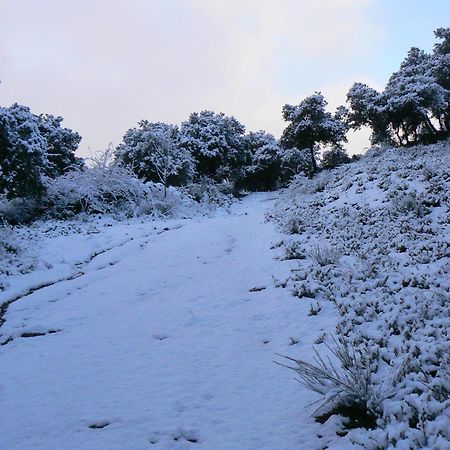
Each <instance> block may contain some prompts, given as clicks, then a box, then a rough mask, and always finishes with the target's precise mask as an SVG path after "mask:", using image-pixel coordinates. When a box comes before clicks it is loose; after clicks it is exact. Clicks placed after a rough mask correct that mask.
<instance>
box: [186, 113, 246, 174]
mask: <svg viewBox="0 0 450 450" xmlns="http://www.w3.org/2000/svg"><path fill="white" fill-rule="evenodd" d="M244 132H245V127H244V126H243V125H242V124H241V123H239V122H238V121H237V120H236V119H235V118H234V117H228V116H225V115H224V114H223V113H219V114H216V113H214V112H212V111H202V112H200V113H193V114H191V115H190V116H189V119H188V120H187V121H186V122H183V123H182V124H181V128H180V133H179V143H180V145H181V146H182V147H183V148H185V149H187V150H189V152H191V153H192V155H193V157H194V158H195V161H196V173H197V175H198V176H199V177H201V176H207V177H212V178H214V179H215V180H217V181H222V180H225V179H228V178H229V177H230V176H231V175H232V172H233V170H235V169H237V168H239V167H240V166H242V164H243V163H244V162H245V147H244V142H243V139H242V136H243V134H244Z"/></svg>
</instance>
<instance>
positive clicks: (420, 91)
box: [347, 28, 450, 145]
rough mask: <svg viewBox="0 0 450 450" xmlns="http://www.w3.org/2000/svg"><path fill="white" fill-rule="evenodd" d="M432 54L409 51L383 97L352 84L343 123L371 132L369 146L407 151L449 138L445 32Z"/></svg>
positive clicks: (449, 66)
mask: <svg viewBox="0 0 450 450" xmlns="http://www.w3.org/2000/svg"><path fill="white" fill-rule="evenodd" d="M435 34H436V37H437V38H438V39H440V40H442V42H441V43H438V44H436V45H435V47H434V50H433V53H432V54H427V53H426V52H424V51H423V50H420V49H418V48H415V47H413V48H411V49H410V50H409V52H408V54H407V56H406V58H405V59H404V60H403V61H402V63H401V64H400V68H399V70H398V71H397V72H395V73H394V74H392V76H391V77H390V79H389V81H388V83H387V85H386V87H385V89H384V90H383V92H381V93H378V92H377V91H375V90H374V89H372V88H370V87H368V86H366V85H365V84H362V83H355V84H354V85H353V87H352V88H351V89H350V91H349V93H348V95H347V101H348V103H349V106H350V111H349V114H348V123H349V125H350V126H351V127H352V128H354V129H358V128H360V127H361V126H364V125H367V126H369V127H371V129H372V142H373V143H380V142H391V143H395V144H397V145H412V144H417V143H419V142H434V141H437V140H439V139H442V138H445V137H447V136H448V135H449V133H450V53H449V48H450V29H444V28H440V29H439V30H436V32H435Z"/></svg>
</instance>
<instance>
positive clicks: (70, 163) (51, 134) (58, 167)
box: [38, 114, 83, 178]
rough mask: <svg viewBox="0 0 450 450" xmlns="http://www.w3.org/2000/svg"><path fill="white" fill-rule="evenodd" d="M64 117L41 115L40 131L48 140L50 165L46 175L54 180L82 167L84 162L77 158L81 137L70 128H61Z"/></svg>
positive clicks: (39, 120)
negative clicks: (68, 171) (70, 170)
mask: <svg viewBox="0 0 450 450" xmlns="http://www.w3.org/2000/svg"><path fill="white" fill-rule="evenodd" d="M62 121H63V118H62V117H55V116H52V115H49V114H41V115H40V116H39V117H38V123H39V125H38V126H39V131H40V133H41V135H42V136H43V137H44V139H45V140H46V143H47V145H46V147H47V159H48V165H47V167H46V170H45V173H46V175H47V176H49V177H51V178H54V177H56V176H58V175H62V174H63V173H64V172H65V171H67V170H68V169H71V168H74V167H81V166H82V165H83V162H82V160H81V159H80V158H77V157H76V156H75V151H76V150H77V148H78V145H79V144H80V141H81V136H80V135H79V134H78V133H76V132H75V131H73V130H71V129H69V128H63V127H61V122H62Z"/></svg>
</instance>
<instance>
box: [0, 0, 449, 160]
mask: <svg viewBox="0 0 450 450" xmlns="http://www.w3.org/2000/svg"><path fill="white" fill-rule="evenodd" d="M447 26H450V4H449V0H427V1H426V0H309V1H306V0H0V80H1V84H0V105H1V106H10V105H11V104H12V103H14V102H18V103H22V104H25V105H28V106H30V107H31V109H32V111H33V112H34V113H36V114H38V113H44V112H45V113H51V114H54V115H61V116H63V117H64V119H65V120H64V122H63V123H64V125H65V126H67V127H70V128H73V129H75V130H77V131H78V132H79V133H80V134H81V135H82V136H83V141H82V143H81V148H80V150H79V154H80V155H82V156H88V155H89V149H91V150H92V151H94V152H95V151H99V150H103V149H104V148H105V147H106V145H107V144H108V143H109V142H113V143H114V144H118V143H119V142H120V141H121V138H122V136H123V134H124V132H125V131H126V130H127V129H128V128H131V127H134V126H135V125H136V123H137V122H138V121H139V120H141V119H148V120H150V121H162V122H168V123H178V124H179V123H181V122H182V121H183V120H185V119H186V118H187V117H188V116H189V114H190V113H191V112H194V111H201V110H204V109H210V110H213V111H216V112H220V111H222V112H224V113H226V114H228V115H234V116H235V117H236V118H237V119H238V120H240V121H241V122H242V123H243V124H244V125H245V126H246V128H247V130H249V131H256V130H259V129H265V130H266V131H269V132H271V133H273V134H275V136H277V137H279V135H280V133H281V131H282V130H283V128H284V126H285V124H284V123H283V122H282V119H281V107H282V106H283V104H285V103H292V104H294V103H299V102H300V101H301V100H302V99H303V98H304V97H306V96H308V95H310V94H312V93H313V92H314V91H322V92H323V93H324V94H325V95H326V98H327V100H328V101H329V103H330V107H331V108H332V109H334V108H335V107H336V106H338V105H339V104H340V103H343V102H344V101H345V94H346V92H347V91H348V89H349V87H350V86H351V85H352V84H353V82H354V81H363V82H366V83H368V84H370V85H372V86H373V87H375V88H382V86H383V85H384V84H385V83H386V81H387V78H388V77H389V75H390V74H391V73H392V72H393V71H394V70H396V69H397V68H398V65H399V63H400V61H401V59H402V58H403V57H404V56H405V54H406V52H407V50H408V49H409V48H410V47H411V46H417V47H420V48H423V49H425V50H430V49H431V48H432V45H433V43H434V36H433V30H434V29H436V28H438V27H447ZM365 145H367V142H366V135H365V134H364V133H362V134H361V135H359V136H357V137H356V138H355V137H354V138H352V140H351V142H350V145H349V147H350V152H351V153H355V152H360V151H361V150H362V147H363V146H365Z"/></svg>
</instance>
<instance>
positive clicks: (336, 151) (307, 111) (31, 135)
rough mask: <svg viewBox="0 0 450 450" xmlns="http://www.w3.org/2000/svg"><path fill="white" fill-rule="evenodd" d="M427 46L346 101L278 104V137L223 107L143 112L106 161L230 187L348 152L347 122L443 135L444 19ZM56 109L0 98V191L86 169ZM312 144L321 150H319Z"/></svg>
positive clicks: (267, 182)
mask: <svg viewBox="0 0 450 450" xmlns="http://www.w3.org/2000/svg"><path fill="white" fill-rule="evenodd" d="M435 36H436V39H437V41H438V42H437V43H436V44H435V45H434V48H433V50H432V51H431V52H430V53H426V52H424V51H423V50H420V49H418V48H411V49H410V51H409V52H408V54H407V55H406V57H405V59H404V60H403V61H402V63H401V64H400V67H399V70H398V71H397V72H395V73H393V74H392V76H391V77H390V78H389V80H388V82H387V84H386V86H385V88H384V90H383V91H382V92H378V91H376V90H375V89H373V88H371V87H369V86H367V85H365V84H363V83H355V84H354V85H353V86H352V87H351V89H350V90H349V92H348V94H347V106H340V107H338V108H337V110H336V111H335V112H334V113H331V112H329V111H328V110H327V102H326V100H325V98H324V96H323V95H322V94H321V93H320V92H316V93H314V94H313V95H311V96H309V97H307V98H306V99H304V100H303V101H301V102H300V103H299V104H297V105H284V107H283V108H282V116H283V119H284V120H285V121H286V123H287V125H286V128H285V130H284V132H283V134H282V136H281V138H280V139H279V140H277V139H275V137H274V136H272V135H271V134H269V133H267V132H265V131H258V132H249V133H246V132H245V127H244V125H242V124H241V123H240V122H239V121H238V120H237V119H236V118H234V117H232V116H226V115H225V114H223V113H215V112H212V111H202V112H199V113H193V114H191V115H190V116H189V118H188V119H187V120H186V121H184V122H183V123H182V124H181V125H180V126H177V125H171V124H165V123H160V122H157V123H153V122H149V121H147V120H142V121H141V122H139V123H138V124H137V126H136V127H134V128H131V129H129V130H128V131H127V132H126V133H125V135H124V137H123V140H122V142H121V143H120V144H119V145H118V146H117V147H116V148H115V149H114V161H113V164H114V165H117V166H121V167H125V168H127V169H128V170H129V171H130V173H132V174H134V175H135V176H136V177H138V178H139V179H141V180H143V181H145V182H154V183H161V184H162V185H163V186H164V189H167V187H168V186H186V185H188V184H189V183H195V182H198V181H199V180H202V179H208V180H211V182H214V183H224V182H228V183H231V184H232V185H233V187H234V189H235V190H249V191H258V190H272V189H276V188H278V187H279V186H281V185H283V184H285V183H287V182H288V181H289V180H290V179H291V178H292V177H293V176H294V175H296V174H298V173H301V172H304V173H306V174H307V175H310V176H311V175H313V174H314V173H316V172H317V171H319V170H322V169H328V168H333V167H336V166H337V165H339V164H343V163H347V162H350V161H351V158H349V156H348V155H347V154H346V152H345V149H344V144H345V142H346V141H347V133H348V131H349V130H351V129H353V130H358V129H360V128H361V127H369V128H370V129H371V133H372V134H371V142H372V144H387V145H394V146H411V145H417V144H420V143H433V142H437V141H438V140H443V139H447V138H448V137H449V135H450V28H439V29H438V30H436V31H435ZM62 120H63V119H62V118H61V117H55V116H52V115H35V114H33V113H32V112H31V111H30V109H29V108H27V107H26V106H22V105H18V104H14V105H12V106H11V107H0V195H1V196H2V197H3V198H6V199H14V198H32V199H42V198H43V197H45V193H46V190H47V186H48V183H49V180H52V179H56V178H58V177H60V176H62V175H64V174H66V173H67V172H68V171H86V170H89V168H88V167H86V165H85V163H84V162H83V160H82V159H80V158H77V157H76V156H75V151H76V150H77V148H78V146H79V144H80V141H81V137H80V135H79V134H78V133H76V132H75V131H73V130H70V129H68V128H64V127H62V125H61V123H62ZM319 154H321V158H320V160H319Z"/></svg>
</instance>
